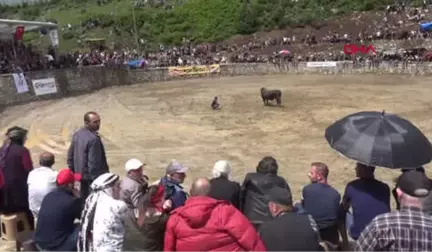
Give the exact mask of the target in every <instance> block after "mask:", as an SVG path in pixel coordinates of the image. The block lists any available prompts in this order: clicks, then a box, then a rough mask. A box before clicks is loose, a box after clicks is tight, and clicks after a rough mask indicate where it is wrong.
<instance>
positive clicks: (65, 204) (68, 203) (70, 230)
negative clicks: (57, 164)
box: [34, 169, 82, 251]
mask: <svg viewBox="0 0 432 252" xmlns="http://www.w3.org/2000/svg"><path fill="white" fill-rule="evenodd" d="M80 180H81V176H80V175H79V174H73V173H72V171H71V170H69V169H62V170H61V171H60V172H59V173H58V175H57V179H56V183H57V188H56V189H54V191H52V192H49V193H48V194H47V195H46V196H45V197H44V199H43V200H42V204H41V207H40V210H39V215H38V222H37V227H36V232H35V236H34V240H35V242H36V247H37V248H38V249H39V250H47V251H76V250H77V238H78V231H79V226H78V225H75V224H74V221H75V220H76V219H79V218H80V215H81V210H82V203H81V200H80V199H79V198H78V197H79V193H80V192H79V191H77V190H75V187H74V183H75V182H76V181H80Z"/></svg>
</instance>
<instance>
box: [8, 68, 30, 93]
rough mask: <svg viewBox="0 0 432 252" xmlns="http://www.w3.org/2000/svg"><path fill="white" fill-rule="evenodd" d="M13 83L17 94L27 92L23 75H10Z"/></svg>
mask: <svg viewBox="0 0 432 252" xmlns="http://www.w3.org/2000/svg"><path fill="white" fill-rule="evenodd" d="M12 76H13V78H14V82H15V87H16V89H17V92H18V94H22V93H26V92H28V91H29V89H28V85H27V80H26V78H25V76H24V74H23V73H14V74H12Z"/></svg>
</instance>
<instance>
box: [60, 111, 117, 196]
mask: <svg viewBox="0 0 432 252" xmlns="http://www.w3.org/2000/svg"><path fill="white" fill-rule="evenodd" d="M100 124H101V120H100V117H99V115H98V114H97V113H96V112H87V113H86V114H85V115H84V127H83V128H81V129H79V130H78V131H77V132H75V133H74V134H73V136H72V143H71V145H70V147H69V151H68V158H67V163H68V166H69V168H70V169H71V170H72V171H73V172H74V173H80V174H81V176H82V180H81V199H82V200H83V201H85V199H86V198H87V197H88V195H89V190H90V185H91V183H92V182H93V180H95V179H96V178H97V177H99V175H101V174H104V173H107V172H109V167H108V163H107V160H106V156H105V148H104V145H103V143H102V140H101V138H100V136H99V134H98V131H99V128H100Z"/></svg>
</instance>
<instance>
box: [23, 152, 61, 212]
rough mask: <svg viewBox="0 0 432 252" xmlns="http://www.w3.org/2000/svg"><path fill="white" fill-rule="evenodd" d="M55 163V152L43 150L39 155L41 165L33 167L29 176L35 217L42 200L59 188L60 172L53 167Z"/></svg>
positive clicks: (30, 194)
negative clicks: (58, 176)
mask: <svg viewBox="0 0 432 252" xmlns="http://www.w3.org/2000/svg"><path fill="white" fill-rule="evenodd" d="M54 163H55V157H54V154H52V153H50V152H43V153H42V154H40V156H39V164H40V167H39V168H36V169H33V170H32V171H31V172H30V173H29V176H28V178H27V184H28V190H29V199H28V200H29V205H30V210H31V212H32V213H33V216H34V217H35V218H37V217H38V214H39V209H40V206H41V204H42V200H43V199H44V198H45V196H46V195H47V194H48V193H49V192H51V191H53V190H54V189H55V188H57V185H56V178H57V174H58V172H57V171H56V170H54V169H53V168H52V166H53V165H54Z"/></svg>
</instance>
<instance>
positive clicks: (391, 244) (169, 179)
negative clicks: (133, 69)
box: [0, 112, 432, 251]
mask: <svg viewBox="0 0 432 252" xmlns="http://www.w3.org/2000/svg"><path fill="white" fill-rule="evenodd" d="M100 126H101V120H100V116H99V115H98V114H97V113H95V112H88V113H86V114H85V115H84V125H83V127H82V128H81V129H79V130H78V131H76V132H75V133H74V135H73V137H72V142H71V145H70V147H69V151H68V155H67V163H68V168H65V169H60V170H59V171H57V169H55V168H54V167H55V156H54V154H52V153H49V152H43V153H40V157H39V160H38V161H39V165H38V166H35V167H34V163H33V162H32V160H31V158H30V156H31V155H30V152H29V150H28V149H27V148H26V147H25V142H26V139H27V130H25V129H23V128H21V127H17V126H15V127H12V128H9V129H8V130H7V132H6V140H5V142H4V144H3V146H2V147H1V149H0V171H1V173H0V174H1V178H2V179H1V180H0V182H1V183H0V197H1V201H0V203H1V205H0V212H2V213H3V214H11V213H17V212H25V213H26V214H27V217H28V220H29V222H30V223H31V225H32V228H34V229H35V231H34V233H32V235H31V237H32V238H33V245H34V247H35V249H38V250H41V251H42V250H44V251H76V250H79V251H138V250H139V251H162V250H164V251H267V250H268V251H317V250H326V251H335V250H353V249H354V250H356V251H380V250H387V251H430V250H432V239H429V238H430V237H431V236H432V205H431V199H430V196H429V192H430V190H432V184H431V181H430V180H429V178H427V176H426V175H425V172H424V169H423V168H422V167H419V168H417V169H405V170H402V174H401V175H400V176H399V178H398V179H397V180H396V185H395V186H392V187H394V189H393V190H392V191H391V189H390V186H389V185H387V184H386V183H384V182H382V181H379V180H377V179H376V178H375V177H374V171H375V167H371V166H366V165H363V164H360V163H357V165H356V167H355V170H356V175H357V178H353V180H352V181H351V182H349V183H348V184H347V185H346V187H345V190H344V192H343V194H340V192H338V191H337V190H336V189H335V188H334V187H332V185H331V184H332V181H330V180H329V179H328V177H329V173H330V168H329V167H328V166H327V165H326V164H325V163H323V162H311V165H310V170H309V172H308V171H305V173H307V172H308V176H309V178H310V182H311V183H310V184H307V185H305V186H304V188H303V189H302V195H301V198H298V199H297V201H296V199H294V198H293V196H292V194H291V188H290V185H289V183H288V182H287V180H286V178H284V177H281V176H280V175H278V171H279V169H280V167H279V166H278V162H277V160H276V159H275V158H273V157H271V156H266V157H263V158H262V160H261V161H260V162H259V163H258V164H257V167H256V172H252V173H248V174H246V176H245V178H244V180H243V181H242V183H241V184H239V183H238V182H235V181H231V180H230V174H231V172H232V169H236V167H231V165H230V162H229V161H227V160H219V161H217V162H216V163H215V164H214V166H213V170H212V174H209V177H210V176H211V179H207V178H194V179H195V180H194V182H193V184H192V186H191V189H190V191H189V192H186V191H185V190H184V189H183V186H182V183H183V182H184V179H185V177H186V176H188V175H189V172H188V168H187V167H186V166H184V165H183V164H181V163H180V162H179V161H176V160H173V161H172V162H170V163H169V164H168V165H167V167H166V169H165V174H164V175H163V176H162V177H161V179H160V180H158V181H155V182H151V181H149V179H148V177H147V176H146V175H145V173H146V164H145V162H142V161H141V160H139V159H137V158H131V159H130V160H128V161H127V162H126V163H125V166H124V172H125V174H124V177H123V178H122V179H121V178H120V176H119V174H115V173H112V172H111V170H112V168H110V167H109V165H108V162H107V159H106V155H105V148H104V144H103V142H102V140H101V138H100V136H99V135H98V130H99V128H100ZM392 195H393V197H394V198H395V200H396V202H397V203H398V205H397V209H394V210H393V211H392V210H391V204H390V200H391V197H392ZM430 195H432V194H430Z"/></svg>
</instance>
